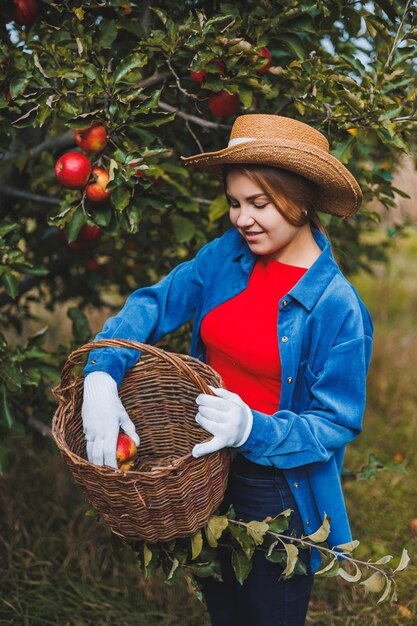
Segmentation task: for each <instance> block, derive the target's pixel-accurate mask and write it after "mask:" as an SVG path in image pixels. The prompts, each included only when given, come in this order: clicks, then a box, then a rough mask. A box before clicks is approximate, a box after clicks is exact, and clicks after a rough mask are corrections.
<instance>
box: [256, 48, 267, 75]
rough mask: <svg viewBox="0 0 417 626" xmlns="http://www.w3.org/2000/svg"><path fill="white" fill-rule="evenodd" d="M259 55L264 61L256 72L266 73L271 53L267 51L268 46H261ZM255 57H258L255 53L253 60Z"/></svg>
mask: <svg viewBox="0 0 417 626" xmlns="http://www.w3.org/2000/svg"><path fill="white" fill-rule="evenodd" d="M261 57H265V58H266V61H265V63H264V64H263V65H262V67H260V68H259V70H258V71H257V74H266V73H267V71H268V70H269V68H270V67H271V53H270V52H269V50H268V48H266V47H265V46H263V47H262V48H261ZM257 58H258V55H256V57H255V60H256V59H257Z"/></svg>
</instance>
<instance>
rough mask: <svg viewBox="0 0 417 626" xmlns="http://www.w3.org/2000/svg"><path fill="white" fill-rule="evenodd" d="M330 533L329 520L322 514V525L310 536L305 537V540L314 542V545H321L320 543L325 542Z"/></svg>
mask: <svg viewBox="0 0 417 626" xmlns="http://www.w3.org/2000/svg"><path fill="white" fill-rule="evenodd" d="M329 532H330V518H329V517H328V516H327V515H326V514H324V521H323V524H322V525H321V526H320V528H318V529H317V530H316V532H315V533H313V534H312V535H307V539H310V541H314V543H321V542H322V541H326V539H327V537H328V536H329Z"/></svg>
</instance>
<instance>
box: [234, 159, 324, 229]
mask: <svg viewBox="0 0 417 626" xmlns="http://www.w3.org/2000/svg"><path fill="white" fill-rule="evenodd" d="M235 170H237V171H239V172H241V173H242V174H245V175H246V176H248V177H249V178H250V179H251V180H252V181H253V182H255V183H256V184H257V185H259V187H260V188H261V189H262V190H263V191H264V193H266V195H267V196H268V197H269V199H270V200H271V202H272V203H273V204H274V205H275V206H276V207H277V209H278V211H279V212H280V213H281V215H282V216H283V217H284V218H285V219H286V220H287V221H288V222H289V223H290V224H292V225H293V226H303V225H304V224H307V223H308V222H310V224H312V226H314V227H315V228H317V229H318V230H319V231H320V232H322V233H323V234H324V235H326V236H327V233H326V229H325V228H324V226H323V224H322V223H321V220H320V218H319V216H318V214H317V206H318V198H319V188H318V187H317V185H315V183H313V182H311V181H310V180H308V179H307V178H304V176H300V175H299V174H294V173H293V172H289V171H288V170H283V169H281V168H278V167H274V166H272V165H258V164H256V163H255V164H252V163H248V164H246V163H245V164H242V165H241V164H235V163H230V164H225V165H224V166H223V184H224V189H225V191H226V189H227V186H226V183H227V175H228V173H229V172H230V171H235ZM304 211H307V215H306V214H305V213H304Z"/></svg>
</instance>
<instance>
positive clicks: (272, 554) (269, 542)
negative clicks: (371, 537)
mask: <svg viewBox="0 0 417 626" xmlns="http://www.w3.org/2000/svg"><path fill="white" fill-rule="evenodd" d="M291 513H292V511H291V509H287V510H285V511H283V512H282V513H280V514H279V515H277V516H276V517H274V518H272V517H267V518H265V519H264V520H263V521H250V522H243V521H241V520H237V519H236V516H235V512H234V510H233V507H230V509H229V511H228V512H227V514H226V515H213V516H212V517H210V519H209V520H208V523H207V524H206V526H205V527H204V532H203V530H198V531H197V532H196V533H195V534H194V535H193V536H192V537H190V538H186V539H177V540H175V541H170V542H159V543H154V544H147V543H146V542H133V543H132V542H128V544H129V545H130V546H131V547H132V548H133V550H134V551H135V552H136V553H137V554H138V558H139V560H140V562H141V566H142V569H143V572H144V574H145V578H150V577H151V576H152V575H153V573H154V572H155V571H156V570H157V569H158V568H162V570H163V571H164V573H165V575H166V582H167V583H168V584H174V583H175V582H177V581H179V580H180V579H181V578H182V577H184V578H185V580H186V582H187V584H188V585H189V587H190V588H191V590H192V591H193V592H194V593H195V594H196V595H197V597H198V598H199V599H202V594H201V590H200V587H199V583H198V579H199V578H206V577H209V576H213V577H214V578H216V579H218V580H221V570H220V562H219V560H218V552H217V550H218V548H226V549H228V550H230V551H231V563H232V567H233V570H234V573H235V576H236V578H237V580H238V581H239V583H240V584H243V582H244V581H245V580H246V578H247V576H248V575H249V573H250V571H251V569H252V556H253V554H254V552H255V550H262V551H263V552H264V553H265V558H266V559H267V560H268V561H271V562H272V563H277V564H279V565H280V566H281V567H282V578H283V579H288V578H291V577H292V576H294V575H302V574H306V572H307V567H306V564H305V561H304V559H303V555H302V552H301V551H306V552H307V551H310V550H311V549H313V548H315V549H316V550H318V551H319V553H320V556H321V559H322V563H321V567H320V569H319V570H318V571H317V572H316V576H326V577H332V576H340V577H341V578H342V579H343V580H345V581H347V582H349V583H358V582H359V583H360V584H361V585H363V586H364V588H365V591H366V592H373V593H381V592H382V593H381V596H380V597H379V599H378V603H379V602H384V601H387V600H391V602H394V601H395V600H397V591H396V581H395V574H397V573H398V572H401V571H403V570H404V569H405V568H406V567H407V565H408V563H409V561H410V557H409V556H408V552H407V550H406V549H405V548H404V549H403V551H402V554H401V557H399V558H398V557H397V559H395V561H396V563H395V564H396V567H395V568H393V567H392V566H391V565H388V563H391V561H392V560H393V559H394V557H393V556H391V555H386V556H383V557H381V558H379V559H378V560H376V561H372V560H368V561H362V560H359V559H356V558H355V557H354V556H352V554H353V552H354V550H355V549H356V548H357V547H358V545H359V541H351V542H349V543H345V544H341V545H338V546H333V547H330V546H329V545H328V544H327V543H326V540H327V538H328V536H329V532H330V518H329V516H327V515H325V518H324V521H323V524H322V525H321V526H320V528H319V529H318V530H316V531H315V532H314V533H312V534H311V535H303V536H302V537H297V536H295V535H294V533H290V534H285V531H287V530H288V527H289V518H290V516H291ZM219 540H220V541H219ZM340 561H344V562H345V564H344V565H343V567H342V566H341V564H340ZM349 570H351V571H349ZM367 574H369V575H368V577H365V576H367Z"/></svg>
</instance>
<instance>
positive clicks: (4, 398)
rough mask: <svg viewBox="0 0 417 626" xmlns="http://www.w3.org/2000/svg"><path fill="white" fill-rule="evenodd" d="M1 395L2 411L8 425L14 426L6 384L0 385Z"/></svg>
mask: <svg viewBox="0 0 417 626" xmlns="http://www.w3.org/2000/svg"><path fill="white" fill-rule="evenodd" d="M0 396H1V412H2V415H3V418H4V421H5V422H6V424H7V426H8V427H9V428H11V427H12V426H13V422H14V417H13V414H12V411H11V409H10V405H9V399H8V397H7V389H6V387H5V386H4V385H2V386H1V387H0Z"/></svg>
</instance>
